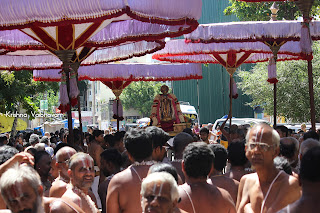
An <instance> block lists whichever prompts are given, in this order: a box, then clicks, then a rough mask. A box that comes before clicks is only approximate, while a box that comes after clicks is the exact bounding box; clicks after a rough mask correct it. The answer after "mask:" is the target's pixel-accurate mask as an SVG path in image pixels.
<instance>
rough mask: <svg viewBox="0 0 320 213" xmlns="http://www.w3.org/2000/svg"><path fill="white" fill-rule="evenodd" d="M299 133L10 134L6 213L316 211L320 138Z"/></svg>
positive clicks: (1, 171) (2, 182)
mask: <svg viewBox="0 0 320 213" xmlns="http://www.w3.org/2000/svg"><path fill="white" fill-rule="evenodd" d="M217 132H219V134H217ZM289 134H290V133H289V131H288V129H286V128H283V127H276V128H275V129H274V128H272V127H270V126H269V125H267V124H257V125H255V126H253V127H251V128H248V126H243V127H238V126H234V125H233V126H231V127H230V129H226V128H224V124H223V125H222V126H221V127H220V128H219V129H218V130H212V125H207V126H206V127H202V128H200V127H199V126H197V125H196V126H195V127H194V128H193V129H190V128H187V129H185V130H183V132H181V133H179V134H177V135H176V136H174V137H170V136H169V134H168V133H166V132H165V131H163V130H162V129H161V128H158V127H155V126H151V127H147V128H145V129H137V128H132V129H130V130H128V131H127V132H125V131H120V132H104V131H101V130H99V129H93V128H89V130H88V132H86V133H85V134H84V135H83V137H81V134H80V131H78V130H74V134H73V135H74V138H73V139H71V138H70V135H69V134H68V130H65V129H61V130H60V131H57V132H55V133H46V134H45V135H44V136H39V134H37V133H28V134H18V135H17V136H16V137H14V138H13V139H8V138H9V135H6V134H2V135H0V191H1V196H0V209H1V210H0V212H13V213H19V212H31V213H33V212H34V213H40V212H53V213H56V212H57V213H60V212H66V213H69V212H70V213H74V212H79V213H81V212H84V213H97V212H103V213H106V212H108V213H120V212H123V213H141V212H144V213H147V212H149V213H151V212H157V213H179V212H189V213H196V212H198V213H199V212H202V213H205V212H221V213H224V212H226V213H232V212H239V213H248V212H251V213H252V212H254V213H260V212H261V213H273V212H280V213H285V212H288V213H289V212H291V213H295V212H316V211H317V207H318V206H320V203H319V202H318V201H317V195H319V190H320V187H319V186H320V170H319V167H320V142H319V135H318V134H317V133H316V132H314V131H312V130H310V131H306V132H303V133H301V137H299V138H298V139H297V138H296V137H292V136H291V135H289ZM82 138H83V139H82ZM223 140H225V141H227V142H228V143H227V146H226V145H225V144H223V145H222V143H221V141H223ZM317 168H318V169H317Z"/></svg>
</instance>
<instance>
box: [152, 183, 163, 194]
mask: <svg viewBox="0 0 320 213" xmlns="http://www.w3.org/2000/svg"><path fill="white" fill-rule="evenodd" d="M157 186H158V183H153V190H152V193H153V195H156V191H157ZM162 188H163V183H161V184H160V189H159V192H158V195H157V196H161V193H162Z"/></svg>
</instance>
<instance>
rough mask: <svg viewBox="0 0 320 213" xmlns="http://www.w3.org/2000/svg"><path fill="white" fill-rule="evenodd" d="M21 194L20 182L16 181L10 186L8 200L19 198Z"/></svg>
mask: <svg viewBox="0 0 320 213" xmlns="http://www.w3.org/2000/svg"><path fill="white" fill-rule="evenodd" d="M22 195H23V193H22V186H21V182H16V183H15V184H14V185H12V186H11V187H10V190H9V193H8V197H9V199H10V200H15V199H19V198H21V197H22Z"/></svg>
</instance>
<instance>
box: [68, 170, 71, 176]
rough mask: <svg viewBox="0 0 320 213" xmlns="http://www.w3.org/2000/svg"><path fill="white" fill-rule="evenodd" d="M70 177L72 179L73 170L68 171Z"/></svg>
mask: <svg viewBox="0 0 320 213" xmlns="http://www.w3.org/2000/svg"><path fill="white" fill-rule="evenodd" d="M68 176H69V178H71V176H72V171H71V169H68Z"/></svg>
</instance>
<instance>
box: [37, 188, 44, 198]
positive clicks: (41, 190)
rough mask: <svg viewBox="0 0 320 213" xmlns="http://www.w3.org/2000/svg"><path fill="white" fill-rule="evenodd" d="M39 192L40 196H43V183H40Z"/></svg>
mask: <svg viewBox="0 0 320 213" xmlns="http://www.w3.org/2000/svg"><path fill="white" fill-rule="evenodd" d="M38 194H39V196H40V197H42V196H43V186H42V185H40V186H39V187H38Z"/></svg>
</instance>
